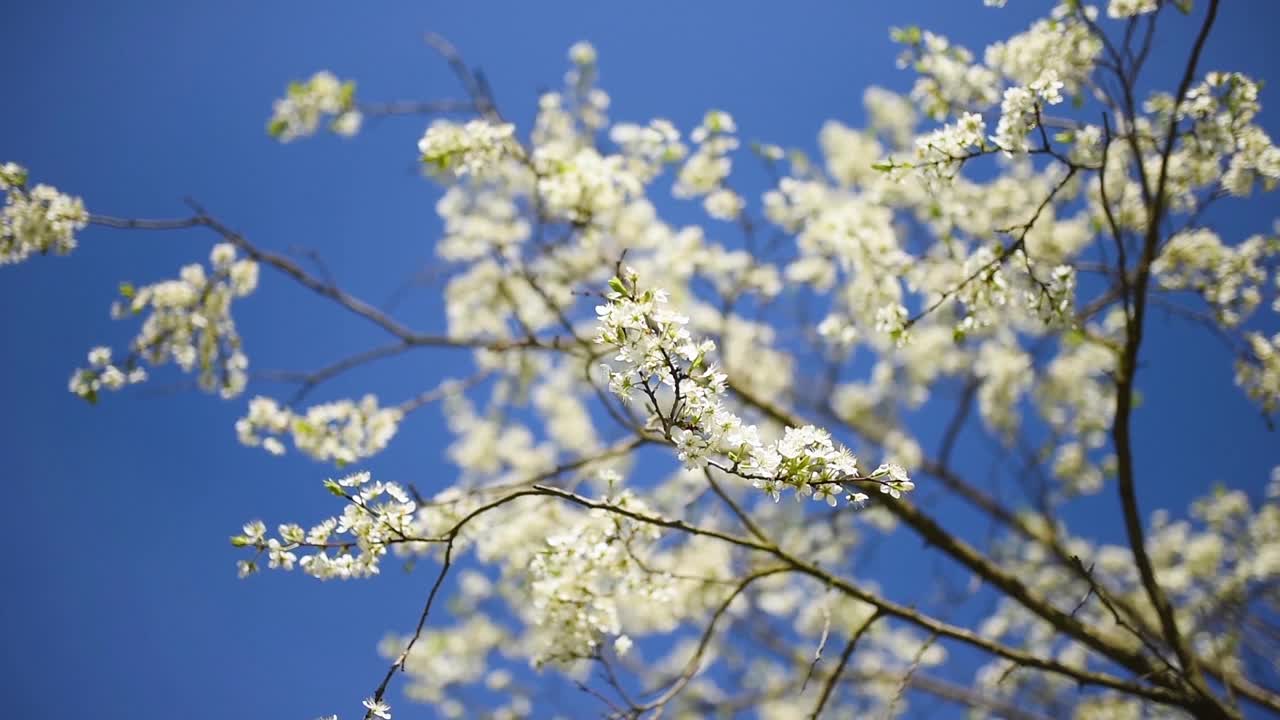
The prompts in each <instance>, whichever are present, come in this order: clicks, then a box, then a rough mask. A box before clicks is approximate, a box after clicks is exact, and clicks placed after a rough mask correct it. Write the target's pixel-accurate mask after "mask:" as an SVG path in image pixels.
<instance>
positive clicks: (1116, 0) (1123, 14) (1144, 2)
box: [1107, 0, 1160, 19]
mask: <svg viewBox="0 0 1280 720" xmlns="http://www.w3.org/2000/svg"><path fill="white" fill-rule="evenodd" d="M1159 9H1160V0H1111V2H1110V3H1108V4H1107V17H1109V18H1117V19H1118V18H1127V17H1133V16H1135V15H1145V14H1147V13H1153V12H1155V11H1156V10H1159Z"/></svg>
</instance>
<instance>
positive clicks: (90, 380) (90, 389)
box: [70, 346, 147, 403]
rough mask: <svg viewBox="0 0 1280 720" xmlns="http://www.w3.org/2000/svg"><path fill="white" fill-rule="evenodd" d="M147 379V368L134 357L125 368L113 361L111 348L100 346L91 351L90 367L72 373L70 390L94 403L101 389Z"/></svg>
mask: <svg viewBox="0 0 1280 720" xmlns="http://www.w3.org/2000/svg"><path fill="white" fill-rule="evenodd" d="M146 379H147V371H146V369H145V368H141V367H138V366H137V365H136V364H134V362H133V360H132V358H131V359H130V360H129V361H126V362H125V365H124V367H123V368H121V367H117V366H116V365H114V364H112V362H111V348H109V347H102V346H99V347H96V348H94V349H92V350H90V351H89V367H87V368H82V369H78V370H76V371H75V372H74V373H72V375H71V383H70V390H71V392H73V393H75V394H76V395H79V396H80V397H82V398H84V399H85V400H88V401H89V402H90V403H94V402H97V401H98V391H100V390H104V389H105V390H119V389H120V388H123V387H124V386H125V385H133V384H135V383H140V382H143V381H144V380H146Z"/></svg>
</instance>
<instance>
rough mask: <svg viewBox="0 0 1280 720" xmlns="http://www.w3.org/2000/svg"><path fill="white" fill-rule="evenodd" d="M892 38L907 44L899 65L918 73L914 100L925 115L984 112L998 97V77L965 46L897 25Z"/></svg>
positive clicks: (930, 33)
mask: <svg viewBox="0 0 1280 720" xmlns="http://www.w3.org/2000/svg"><path fill="white" fill-rule="evenodd" d="M890 38H891V39H893V41H894V42H898V43H902V44H903V45H906V48H905V49H904V50H903V51H902V54H901V55H900V56H899V58H898V67H903V68H905V67H911V68H913V69H914V70H915V71H916V73H917V74H918V75H919V77H918V78H917V79H916V84H915V87H913V88H912V89H911V99H912V100H915V101H916V102H917V103H919V104H920V106H921V108H922V109H923V110H924V113H925V115H928V116H929V117H931V118H933V119H934V120H942V119H943V118H945V117H947V116H949V115H953V114H959V113H961V112H982V111H984V110H986V109H987V108H989V107H991V106H992V105H994V104H995V102H996V101H997V100H998V99H999V97H1000V95H999V76H998V75H997V74H996V73H995V72H993V71H992V70H991V69H990V68H987V67H984V66H982V65H980V64H977V63H975V62H974V58H973V53H971V52H969V50H967V49H966V48H963V47H960V46H959V45H952V44H951V41H950V40H948V39H947V38H946V37H944V36H942V35H938V34H937V33H933V32H929V31H927V30H921V29H920V28H918V27H907V28H895V29H894V30H892V31H891V32H890Z"/></svg>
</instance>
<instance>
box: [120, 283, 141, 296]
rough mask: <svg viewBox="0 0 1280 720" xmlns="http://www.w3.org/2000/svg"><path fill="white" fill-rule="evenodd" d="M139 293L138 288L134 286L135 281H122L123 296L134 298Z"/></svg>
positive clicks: (121, 290)
mask: <svg viewBox="0 0 1280 720" xmlns="http://www.w3.org/2000/svg"><path fill="white" fill-rule="evenodd" d="M137 293H138V290H137V288H135V287H134V286H133V283H127V282H122V283H120V296H121V297H126V298H132V297H133V296H134V295H136V294H137Z"/></svg>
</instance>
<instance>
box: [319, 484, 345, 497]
mask: <svg viewBox="0 0 1280 720" xmlns="http://www.w3.org/2000/svg"><path fill="white" fill-rule="evenodd" d="M324 489H325V490H328V491H329V492H331V493H333V494H334V495H337V496H338V497H340V498H345V497H346V496H347V491H346V490H344V489H343V488H342V486H341V485H339V484H338V481H337V480H325V481H324Z"/></svg>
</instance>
